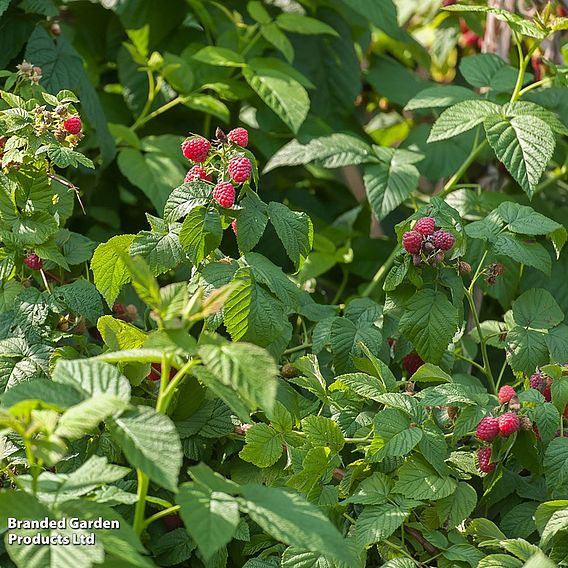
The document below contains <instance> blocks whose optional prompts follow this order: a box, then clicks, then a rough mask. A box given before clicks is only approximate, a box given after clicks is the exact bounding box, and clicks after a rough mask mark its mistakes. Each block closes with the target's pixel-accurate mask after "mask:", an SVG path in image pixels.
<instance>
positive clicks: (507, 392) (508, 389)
mask: <svg viewBox="0 0 568 568" xmlns="http://www.w3.org/2000/svg"><path fill="white" fill-rule="evenodd" d="M498 396H499V404H505V403H506V402H509V401H510V400H511V399H512V398H513V397H514V396H517V393H516V392H515V389H514V388H513V387H512V386H510V385H505V386H503V387H501V388H500V389H499V395H498Z"/></svg>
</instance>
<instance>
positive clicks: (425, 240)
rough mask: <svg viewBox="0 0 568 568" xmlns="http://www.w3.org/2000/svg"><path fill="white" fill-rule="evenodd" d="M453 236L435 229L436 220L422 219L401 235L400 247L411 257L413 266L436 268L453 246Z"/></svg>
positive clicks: (454, 240) (431, 218) (430, 218)
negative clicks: (423, 265) (422, 264)
mask: <svg viewBox="0 0 568 568" xmlns="http://www.w3.org/2000/svg"><path fill="white" fill-rule="evenodd" d="M455 242H456V239H455V237H454V235H452V234H451V233H448V232H447V231H443V230H441V229H437V228H436V219H434V218H433V217H422V218H421V219H418V221H416V224H415V225H414V228H413V229H412V230H410V231H407V232H406V233H404V235H402V246H403V247H404V250H406V252H408V253H410V254H411V255H412V259H413V261H414V264H415V266H419V265H420V264H421V263H422V262H426V263H428V264H431V265H432V266H437V265H438V264H440V263H441V262H443V260H444V254H445V253H446V251H449V250H450V249H451V248H452V247H453V246H454V244H455Z"/></svg>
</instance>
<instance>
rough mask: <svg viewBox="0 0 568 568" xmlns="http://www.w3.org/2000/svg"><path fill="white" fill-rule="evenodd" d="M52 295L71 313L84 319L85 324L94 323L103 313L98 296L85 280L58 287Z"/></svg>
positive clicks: (92, 286) (91, 285)
mask: <svg viewBox="0 0 568 568" xmlns="http://www.w3.org/2000/svg"><path fill="white" fill-rule="evenodd" d="M53 295H54V296H55V298H56V299H57V300H59V301H60V302H63V304H65V305H66V306H67V307H68V308H69V310H70V311H71V313H73V314H77V315H79V316H82V317H84V318H85V320H86V321H87V322H90V323H95V322H96V321H97V320H98V319H99V317H101V316H102V315H103V313H104V312H103V303H102V301H101V296H100V294H99V293H98V292H97V289H96V288H95V286H94V285H93V284H91V283H90V282H88V281H87V280H82V279H81V280H75V282H73V283H71V284H66V285H64V286H59V287H57V288H55V289H54V290H53Z"/></svg>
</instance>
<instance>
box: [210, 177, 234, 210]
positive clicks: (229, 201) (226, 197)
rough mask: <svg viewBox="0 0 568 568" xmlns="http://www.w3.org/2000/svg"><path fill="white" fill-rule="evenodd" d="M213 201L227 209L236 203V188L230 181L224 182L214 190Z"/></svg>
mask: <svg viewBox="0 0 568 568" xmlns="http://www.w3.org/2000/svg"><path fill="white" fill-rule="evenodd" d="M213 199H214V200H215V201H216V202H217V203H218V204H219V205H220V206H221V207H224V208H225V209H229V207H232V206H233V203H235V188H234V187H233V184H232V183H231V182H230V181H222V182H221V183H218V184H217V185H216V186H215V187H214V188H213Z"/></svg>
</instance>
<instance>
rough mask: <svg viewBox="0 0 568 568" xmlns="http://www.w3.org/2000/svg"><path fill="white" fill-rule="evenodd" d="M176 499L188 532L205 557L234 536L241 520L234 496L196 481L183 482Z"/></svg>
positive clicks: (209, 556) (211, 554)
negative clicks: (204, 486)
mask: <svg viewBox="0 0 568 568" xmlns="http://www.w3.org/2000/svg"><path fill="white" fill-rule="evenodd" d="M176 501H177V503H178V505H180V507H181V509H180V514H181V518H182V519H183V521H184V523H185V526H186V528H187V531H188V532H189V534H190V535H191V538H193V540H195V542H196V543H197V546H198V548H199V552H201V554H203V556H204V557H205V558H206V559H209V558H211V557H212V556H213V555H214V554H215V552H217V551H218V550H219V549H221V548H222V547H224V546H225V545H226V544H227V543H228V542H229V541H230V540H231V539H232V538H233V536H234V534H235V531H236V529H237V526H238V525H239V520H240V517H239V505H238V503H237V501H236V500H235V498H234V497H231V496H230V495H227V494H226V493H221V492H218V491H209V490H206V489H205V488H202V486H200V485H197V484H196V483H184V484H183V485H181V486H180V488H179V492H178V494H177V496H176Z"/></svg>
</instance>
